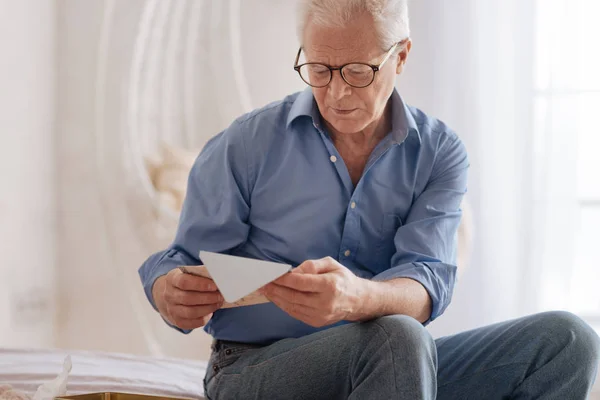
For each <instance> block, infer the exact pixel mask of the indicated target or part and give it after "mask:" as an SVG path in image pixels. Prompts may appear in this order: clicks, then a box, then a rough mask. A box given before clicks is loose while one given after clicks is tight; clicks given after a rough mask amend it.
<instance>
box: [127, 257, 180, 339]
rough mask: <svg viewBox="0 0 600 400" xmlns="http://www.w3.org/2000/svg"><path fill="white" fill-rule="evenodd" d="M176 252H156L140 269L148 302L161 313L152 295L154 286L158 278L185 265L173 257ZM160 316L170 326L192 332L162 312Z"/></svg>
mask: <svg viewBox="0 0 600 400" xmlns="http://www.w3.org/2000/svg"><path fill="white" fill-rule="evenodd" d="M176 254H177V251H176V250H169V251H167V252H164V253H157V254H154V255H153V256H151V257H150V258H149V259H148V260H147V261H146V262H145V263H144V265H142V267H141V268H140V269H139V271H138V272H139V275H140V279H141V280H142V285H143V287H144V293H145V294H146V298H147V299H148V302H149V303H150V304H151V305H152V308H154V310H155V311H156V312H158V313H159V314H160V311H159V310H158V307H157V306H156V303H155V301H154V297H153V296H152V288H153V286H154V283H155V282H156V280H157V279H158V278H160V277H161V276H163V275H166V274H168V273H169V272H170V271H171V270H173V269H175V268H178V267H179V266H180V265H183V263H182V262H180V261H178V260H177V259H176V258H175V257H173V256H175V255H176ZM160 316H161V318H162V319H163V321H164V322H165V323H166V324H167V325H168V326H169V327H171V328H173V329H175V330H177V331H179V332H181V333H184V334H188V333H190V332H192V330H191V329H181V328H179V327H177V326H175V325H173V324H171V323H170V322H169V321H167V320H166V319H165V318H164V317H163V316H162V314H160Z"/></svg>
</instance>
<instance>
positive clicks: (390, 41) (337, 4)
mask: <svg viewBox="0 0 600 400" xmlns="http://www.w3.org/2000/svg"><path fill="white" fill-rule="evenodd" d="M298 5H299V8H298V27H297V28H298V32H297V33H298V39H299V40H300V43H302V42H303V41H304V30H305V28H306V25H307V22H308V20H309V19H310V21H311V22H312V23H314V24H317V25H319V26H326V27H340V28H341V27H344V26H347V25H348V23H350V22H352V21H353V20H354V19H355V18H356V17H358V16H360V15H362V14H364V13H367V14H369V15H371V16H372V17H373V21H374V23H375V29H376V31H377V34H378V36H379V39H380V42H381V46H382V50H387V49H389V48H390V47H392V46H393V45H394V44H395V43H397V42H400V41H402V40H404V39H406V38H408V37H409V35H410V28H409V23H408V0H300V1H299V4H298Z"/></svg>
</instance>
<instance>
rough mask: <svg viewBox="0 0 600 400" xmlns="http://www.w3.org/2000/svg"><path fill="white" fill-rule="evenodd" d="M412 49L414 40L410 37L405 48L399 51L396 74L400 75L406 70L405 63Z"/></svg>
mask: <svg viewBox="0 0 600 400" xmlns="http://www.w3.org/2000/svg"><path fill="white" fill-rule="evenodd" d="M410 49H412V41H411V40H410V39H409V40H408V41H407V42H406V43H405V44H404V46H403V49H402V51H401V52H400V53H398V59H397V64H396V75H400V74H401V73H402V71H403V70H404V64H406V60H407V59H408V54H409V53H410Z"/></svg>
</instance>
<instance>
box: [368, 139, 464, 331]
mask: <svg viewBox="0 0 600 400" xmlns="http://www.w3.org/2000/svg"><path fill="white" fill-rule="evenodd" d="M468 167H469V161H468V157H467V152H466V149H465V147H464V145H463V144H462V142H461V141H460V140H459V139H458V137H456V136H455V135H453V136H452V138H449V139H448V140H447V141H446V142H444V143H443V145H442V146H441V148H440V150H439V151H438V153H437V154H436V158H435V162H434V166H433V168H432V173H431V178H430V179H429V181H428V183H427V185H426V187H425V189H424V190H423V192H422V193H421V194H420V195H419V196H418V197H417V198H416V199H415V201H414V203H413V205H412V206H411V208H410V211H409V213H408V216H407V219H406V221H405V223H404V225H402V226H401V227H400V228H398V230H397V232H396V235H395V237H394V244H395V247H396V251H395V253H394V255H393V257H392V260H391V266H392V267H391V268H390V269H388V270H386V271H384V272H382V273H380V274H378V275H376V276H374V277H373V278H372V279H373V280H376V281H388V280H392V279H397V278H410V279H413V280H415V281H417V282H419V283H421V285H423V287H424V288H425V289H426V290H427V292H428V293H429V296H430V298H431V302H432V312H431V317H430V318H429V320H428V321H426V322H425V324H427V323H429V322H431V321H433V320H434V319H436V318H437V317H439V316H440V315H442V314H443V312H444V311H445V310H446V308H447V307H448V305H449V304H450V301H451V299H452V294H453V291H454V285H455V281H456V269H457V267H456V236H457V231H458V226H459V224H460V220H461V215H462V211H461V202H462V199H463V197H464V195H465V193H466V191H467V171H468Z"/></svg>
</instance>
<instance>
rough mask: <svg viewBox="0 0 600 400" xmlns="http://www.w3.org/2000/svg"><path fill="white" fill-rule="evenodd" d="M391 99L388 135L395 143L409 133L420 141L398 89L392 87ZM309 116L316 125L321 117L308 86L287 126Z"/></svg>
mask: <svg viewBox="0 0 600 400" xmlns="http://www.w3.org/2000/svg"><path fill="white" fill-rule="evenodd" d="M391 101H392V131H391V132H390V135H391V137H392V140H393V141H394V142H395V143H402V142H403V141H404V140H406V138H407V137H408V135H410V134H411V133H412V134H414V135H415V137H416V139H417V140H418V141H419V143H420V142H421V134H420V133H419V128H418V126H417V122H416V121H415V118H414V117H413V115H412V113H411V111H410V109H409V108H408V106H407V105H406V104H405V103H404V101H403V100H402V97H401V96H400V93H398V89H397V88H394V91H393V92H392V96H391ZM300 117H309V118H311V119H312V121H313V124H314V125H318V124H319V123H320V122H319V121H320V119H321V116H320V114H319V108H318V107H317V103H316V102H315V98H314V96H313V93H312V89H311V88H310V87H308V88H306V89H305V90H304V91H302V92H300V94H299V95H298V97H296V100H295V101H294V104H293V105H292V108H291V109H290V112H289V114H288V118H287V127H288V128H289V126H290V125H291V124H292V122H294V121H295V120H296V119H297V118H300Z"/></svg>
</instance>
